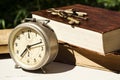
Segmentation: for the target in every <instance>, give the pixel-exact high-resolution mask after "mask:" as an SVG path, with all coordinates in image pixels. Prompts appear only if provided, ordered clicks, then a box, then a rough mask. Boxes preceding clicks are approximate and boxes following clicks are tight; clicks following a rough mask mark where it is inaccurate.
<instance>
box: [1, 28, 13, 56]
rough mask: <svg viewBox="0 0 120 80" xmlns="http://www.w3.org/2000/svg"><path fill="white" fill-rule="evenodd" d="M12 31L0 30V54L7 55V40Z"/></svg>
mask: <svg viewBox="0 0 120 80" xmlns="http://www.w3.org/2000/svg"><path fill="white" fill-rule="evenodd" d="M11 31H12V29H1V30H0V54H4V53H8V52H9V50H8V38H9V35H10V33H11Z"/></svg>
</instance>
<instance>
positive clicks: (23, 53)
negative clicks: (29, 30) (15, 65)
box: [20, 48, 27, 57]
mask: <svg viewBox="0 0 120 80" xmlns="http://www.w3.org/2000/svg"><path fill="white" fill-rule="evenodd" d="M26 51H27V48H26V49H25V50H24V51H23V52H22V54H21V55H20V56H21V57H23V56H24V55H25V52H26Z"/></svg>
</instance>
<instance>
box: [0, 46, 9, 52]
mask: <svg viewBox="0 0 120 80" xmlns="http://www.w3.org/2000/svg"><path fill="white" fill-rule="evenodd" d="M6 53H9V49H8V45H0V54H6Z"/></svg>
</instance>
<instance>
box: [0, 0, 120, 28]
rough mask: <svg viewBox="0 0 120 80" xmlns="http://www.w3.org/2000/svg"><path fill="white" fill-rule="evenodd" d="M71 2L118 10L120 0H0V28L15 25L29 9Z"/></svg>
mask: <svg viewBox="0 0 120 80" xmlns="http://www.w3.org/2000/svg"><path fill="white" fill-rule="evenodd" d="M72 4H84V5H89V6H94V7H101V8H105V9H110V10H115V11H120V0H0V29H5V28H13V27H15V26H16V25H17V24H19V23H20V21H21V20H22V19H24V18H25V17H29V16H30V12H31V11H36V10H42V9H48V8H51V7H61V6H67V5H72Z"/></svg>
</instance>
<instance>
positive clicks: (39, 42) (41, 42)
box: [28, 42, 42, 47]
mask: <svg viewBox="0 0 120 80" xmlns="http://www.w3.org/2000/svg"><path fill="white" fill-rule="evenodd" d="M41 43H42V42H38V43H35V44H32V45H28V46H29V47H32V46H35V45H38V44H41Z"/></svg>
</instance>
